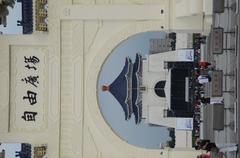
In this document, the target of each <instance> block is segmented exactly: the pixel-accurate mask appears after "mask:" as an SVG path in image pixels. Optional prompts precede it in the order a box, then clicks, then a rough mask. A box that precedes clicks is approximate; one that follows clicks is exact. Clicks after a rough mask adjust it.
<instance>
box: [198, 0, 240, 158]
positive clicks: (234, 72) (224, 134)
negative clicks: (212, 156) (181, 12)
mask: <svg viewBox="0 0 240 158" xmlns="http://www.w3.org/2000/svg"><path fill="white" fill-rule="evenodd" d="M234 4H236V10H235V9H234V7H235V5H234ZM238 5H239V3H238V0H225V4H224V6H225V7H227V6H231V7H233V8H225V11H224V13H217V14H214V16H213V26H212V27H213V28H214V27H215V28H216V27H222V28H223V29H224V32H234V28H236V27H238V32H236V33H224V35H223V36H224V37H223V48H231V49H232V48H233V49H232V50H224V51H223V53H222V54H213V53H212V51H211V47H212V45H211V44H212V42H210V41H211V40H215V39H213V37H212V36H209V37H208V42H207V43H208V44H206V45H205V49H204V52H203V53H204V54H203V55H202V57H203V58H204V59H205V60H207V61H209V62H211V63H214V64H215V67H216V70H222V71H223V85H222V86H223V87H222V91H223V98H224V129H223V130H213V128H212V126H213V123H217V122H214V121H216V120H211V115H212V111H209V110H206V107H203V110H202V111H203V125H202V127H203V130H202V137H203V138H209V139H211V141H214V142H216V143H218V144H226V143H238V144H239V140H240V134H239V127H240V121H239V120H240V115H239V113H240V108H239V106H240V91H239V90H240V78H239V75H240V51H239V46H240V33H239V30H240V15H239V14H240V10H239V6H238ZM211 84H212V83H210V84H209V85H208V86H207V89H206V92H207V95H209V96H211V94H212V92H211V86H212V85H211ZM225 157H229V158H232V157H240V156H239V154H238V153H236V152H231V153H227V154H226V155H225Z"/></svg>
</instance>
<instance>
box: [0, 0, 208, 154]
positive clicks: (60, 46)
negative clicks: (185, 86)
mask: <svg viewBox="0 0 240 158" xmlns="http://www.w3.org/2000/svg"><path fill="white" fill-rule="evenodd" d="M48 3H49V13H48V16H49V24H48V25H49V32H48V33H41V32H34V33H33V34H31V35H11V36H8V35H1V36H0V87H1V88H0V109H1V111H0V118H1V119H0V124H1V126H0V133H1V134H0V142H28V143H31V144H47V145H48V157H50V158H59V157H61V158H110V157H114V158H122V157H125V158H130V157H131V158H132V157H138V158H147V157H152V158H176V157H178V158H179V157H180V158H181V157H182V158H192V157H196V155H198V154H199V152H196V151H195V150H194V149H192V148H187V147H186V148H175V149H168V148H166V149H164V150H162V149H161V150H160V149H159V150H152V149H144V148H139V147H136V146H133V145H130V144H128V143H127V142H125V141H123V140H122V139H120V137H118V136H117V135H116V134H115V133H114V132H113V131H112V130H111V128H110V127H109V126H108V124H107V123H106V122H105V120H104V118H103V116H102V115H101V112H100V110H99V106H98V100H97V96H96V92H97V81H98V74H99V72H100V71H101V66H102V64H103V63H104V61H105V59H106V58H107V56H108V55H109V54H110V53H111V51H112V50H113V49H114V48H115V47H116V46H117V45H118V44H119V43H120V42H122V41H123V40H125V39H127V38H128V37H130V36H132V35H135V34H137V33H141V32H146V31H166V32H169V31H176V32H201V33H204V34H205V33H208V32H209V30H210V25H211V1H210V0H49V1H48ZM146 10H147V13H146ZM161 10H163V13H162V14H161ZM25 53H29V54H28V55H31V54H34V55H35V54H37V55H39V56H40V58H41V61H44V62H41V63H40V64H39V67H40V70H41V73H40V74H42V75H41V82H42V83H43V84H41V86H39V88H38V91H39V94H41V95H40V96H41V97H40V98H39V100H38V101H39V105H40V106H38V107H36V108H35V110H36V111H38V112H39V113H38V114H39V115H38V116H39V120H38V122H37V123H35V124H31V125H29V126H28V125H26V124H24V122H22V121H20V119H21V118H19V117H20V116H21V115H22V112H23V111H21V110H19V109H21V108H20V107H21V106H23V103H22V102H20V101H18V100H17V98H18V97H19V96H18V95H19V94H21V93H24V92H25V91H23V90H24V88H26V87H24V86H23V85H21V86H22V87H21V86H18V84H20V82H18V79H19V78H18V77H19V76H18V74H21V73H22V72H23V69H22V68H21V67H20V66H22V65H19V64H21V63H19V62H18V61H19V60H15V59H19V57H20V58H22V56H24V55H25ZM15 81H16V82H15ZM15 83H16V84H15ZM40 103H41V104H40Z"/></svg>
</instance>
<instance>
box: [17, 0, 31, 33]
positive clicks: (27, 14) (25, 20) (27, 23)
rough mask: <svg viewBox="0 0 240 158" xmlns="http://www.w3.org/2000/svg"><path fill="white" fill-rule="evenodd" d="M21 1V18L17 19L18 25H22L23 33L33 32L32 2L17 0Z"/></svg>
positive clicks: (29, 0)
mask: <svg viewBox="0 0 240 158" xmlns="http://www.w3.org/2000/svg"><path fill="white" fill-rule="evenodd" d="M17 2H21V3H22V20H18V26H22V27H23V34H31V33H32V32H33V3H32V0H17Z"/></svg>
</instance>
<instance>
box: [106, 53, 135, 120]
mask: <svg viewBox="0 0 240 158" xmlns="http://www.w3.org/2000/svg"><path fill="white" fill-rule="evenodd" d="M131 74H132V62H131V59H130V58H126V60H125V65H124V67H123V69H122V72H121V73H120V74H119V75H118V77H117V78H116V79H115V80H114V81H113V83H112V84H111V85H110V86H109V91H110V92H111V93H112V95H113V96H114V97H115V98H116V99H117V101H118V102H119V103H120V105H121V107H122V109H123V111H124V114H125V120H128V119H129V118H130V117H131V114H132V110H131V109H132V106H131V95H130V94H131V91H129V86H131V83H129V80H130V79H131V76H132V75H131ZM129 93H130V94H129Z"/></svg>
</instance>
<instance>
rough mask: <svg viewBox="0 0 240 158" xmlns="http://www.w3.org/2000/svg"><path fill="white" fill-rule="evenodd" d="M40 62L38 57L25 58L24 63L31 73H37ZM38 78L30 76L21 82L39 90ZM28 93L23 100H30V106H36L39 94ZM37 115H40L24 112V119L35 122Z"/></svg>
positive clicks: (33, 112)
mask: <svg viewBox="0 0 240 158" xmlns="http://www.w3.org/2000/svg"><path fill="white" fill-rule="evenodd" d="M39 62H40V60H39V59H38V57H36V56H29V57H26V56H24V63H25V64H26V65H25V68H27V69H29V71H36V70H37V66H38V63H39ZM38 78H39V76H38V75H29V76H26V77H25V78H23V79H21V81H23V82H25V84H30V85H31V86H34V87H35V88H37V85H38V84H39V81H38ZM26 93H27V95H26V96H23V100H25V99H26V100H28V103H29V105H31V106H34V105H35V104H36V103H37V93H36V92H34V91H31V90H27V92H26ZM37 114H38V113H37V112H35V111H24V113H23V116H22V119H24V120H25V121H35V117H36V115H37Z"/></svg>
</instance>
